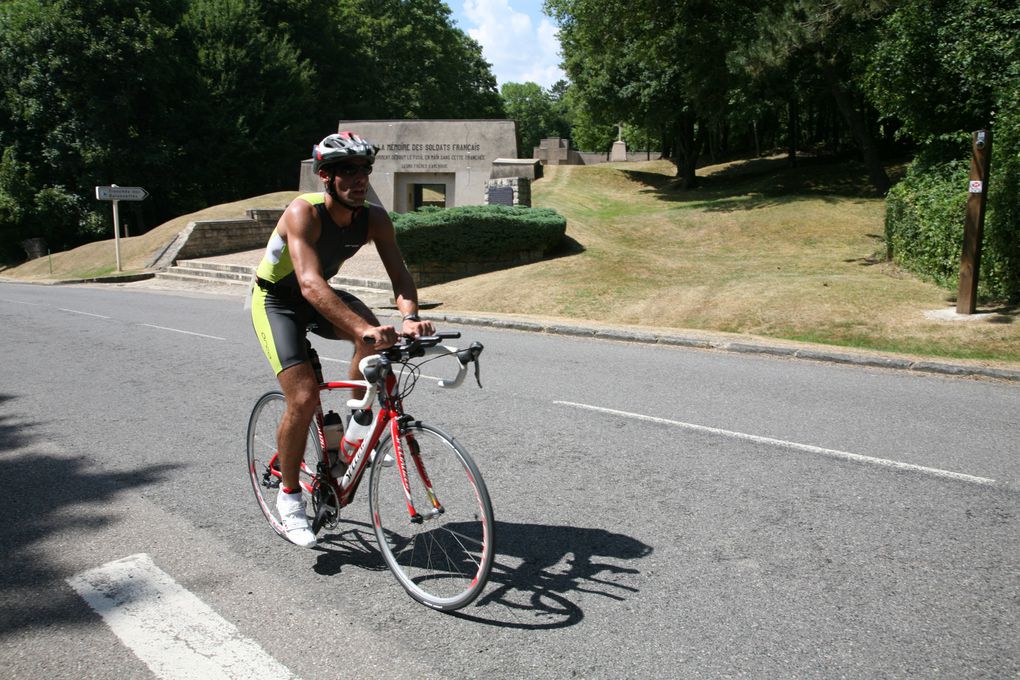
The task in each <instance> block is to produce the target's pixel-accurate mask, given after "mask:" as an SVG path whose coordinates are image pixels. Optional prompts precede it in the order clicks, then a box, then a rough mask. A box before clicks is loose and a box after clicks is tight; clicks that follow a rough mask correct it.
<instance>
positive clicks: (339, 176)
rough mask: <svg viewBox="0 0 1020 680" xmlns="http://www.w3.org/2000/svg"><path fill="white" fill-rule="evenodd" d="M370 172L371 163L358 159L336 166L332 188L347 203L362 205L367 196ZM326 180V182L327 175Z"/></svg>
mask: <svg viewBox="0 0 1020 680" xmlns="http://www.w3.org/2000/svg"><path fill="white" fill-rule="evenodd" d="M371 172H372V164H371V163H369V162H367V161H366V160H364V159H360V158H358V159H351V160H350V161H348V162H346V163H343V164H340V165H337V166H336V168H335V175H336V176H335V177H334V178H333V188H334V189H335V190H336V192H337V194H339V196H340V198H341V199H343V200H344V201H346V202H347V203H350V204H352V205H362V204H363V203H364V202H365V200H366V198H367V196H368V175H369V174H370V173H371ZM326 179H327V181H328V174H327V177H326Z"/></svg>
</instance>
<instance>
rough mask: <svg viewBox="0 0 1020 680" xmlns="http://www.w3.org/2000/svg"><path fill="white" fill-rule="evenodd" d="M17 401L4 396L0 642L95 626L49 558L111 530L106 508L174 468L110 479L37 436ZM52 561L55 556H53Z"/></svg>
mask: <svg viewBox="0 0 1020 680" xmlns="http://www.w3.org/2000/svg"><path fill="white" fill-rule="evenodd" d="M13 399H15V397H12V396H10V395H4V394H0V405H3V407H4V409H5V413H2V414H0V465H3V468H4V472H5V474H6V478H7V480H8V485H7V488H6V489H5V490H4V493H3V494H0V512H2V513H3V517H4V519H5V521H4V522H3V524H2V527H0V553H2V554H3V560H2V561H0V582H2V583H3V584H4V585H3V589H2V591H0V638H4V637H6V636H10V635H13V634H16V633H18V631H29V630H33V629H51V628H55V627H59V626H62V625H64V626H66V625H94V623H95V619H94V616H95V615H94V614H93V613H92V612H91V610H89V609H88V607H87V606H86V605H85V603H84V601H83V600H81V599H80V598H78V596H77V595H76V594H75V593H74V592H73V591H72V590H71V588H70V587H69V586H68V585H67V584H66V583H65V582H64V580H65V579H66V578H67V577H69V576H71V575H72V573H71V572H69V571H68V570H67V566H66V565H61V564H59V563H56V562H54V560H53V559H52V558H51V557H47V554H48V552H47V551H53V550H55V549H59V547H58V546H59V544H60V542H65V543H70V542H73V541H74V537H75V535H77V534H80V533H84V532H90V531H94V530H96V529H99V528H101V527H103V526H106V525H108V524H109V523H110V522H111V521H114V520H113V519H111V516H110V515H109V514H107V512H106V508H107V506H109V505H110V504H111V503H114V502H115V501H116V498H117V496H119V495H121V494H125V493H137V490H138V489H139V488H140V487H147V486H150V485H154V484H157V483H158V482H159V480H161V479H162V478H163V477H164V476H165V475H166V474H167V473H168V472H169V471H170V470H172V469H174V468H176V467H178V466H177V465H174V464H166V465H158V466H149V467H145V468H141V469H136V470H130V471H126V472H115V473H113V472H108V471H104V470H103V469H102V468H101V467H100V466H98V465H95V464H94V463H93V462H92V461H91V460H89V459H87V458H84V457H82V456H80V455H77V454H75V453H74V452H64V451H63V450H62V449H60V448H58V445H57V444H55V443H53V442H51V441H50V440H49V439H48V438H47V437H45V436H44V435H42V434H40V433H38V432H37V429H38V422H36V421H33V420H31V419H30V418H27V417H25V416H24V415H20V414H12V413H11V411H10V408H9V403H8V402H10V401H12V400H13ZM49 554H50V555H52V552H50V553H49Z"/></svg>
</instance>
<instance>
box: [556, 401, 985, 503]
mask: <svg viewBox="0 0 1020 680" xmlns="http://www.w3.org/2000/svg"><path fill="white" fill-rule="evenodd" d="M553 403H554V404H560V405H561V406H572V407H574V408H580V409H587V410H589V411H598V412H601V413H608V414H611V415H615V416H623V417H626V418H635V419H637V420H645V421H648V422H651V423H659V424H662V425H673V426H675V427H682V428H684V429H686V430H692V431H694V432H706V433H708V434H716V435H721V436H724V437H731V438H733V439H743V440H745V441H751V442H755V443H758V444H770V445H772V446H779V447H782V448H784V449H790V450H793V451H805V452H807V453H816V454H819V455H822V456H829V457H831V458H842V459H844V460H852V461H855V462H858V463H867V464H869V465H880V466H883V467H889V468H895V469H897V470H909V471H911V472H921V473H924V474H927V475H934V476H936V477H942V478H944V479H953V480H956V481H959V482H969V483H971V484H981V485H984V486H994V485H995V480H994V479H988V478H987V477H975V476H974V475H967V474H963V473H962V472H951V471H949V470H940V469H938V468H931V467H925V466H923V465H913V464H911V463H901V462H899V461H896V460H888V459H886V458H874V457H872V456H862V455H861V454H859V453H849V452H847V451H837V450H835V449H823V448H821V447H819V446H811V445H810V444H798V443H796V442H788V441H785V440H782V439H772V438H770V437H759V436H757V435H753V434H744V433H743V432H732V431H730V430H720V429H719V428H715V427H706V426H704V425H694V424H693V423H682V422H680V421H678V420H668V419H666V418H656V417H655V416H646V415H642V414H640V413H630V412H627V411H617V410H615V409H611V408H602V407H601V406H590V405H588V404H577V403H575V402H572V401H555V402H553Z"/></svg>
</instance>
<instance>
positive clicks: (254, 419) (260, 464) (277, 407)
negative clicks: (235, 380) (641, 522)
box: [247, 391, 322, 540]
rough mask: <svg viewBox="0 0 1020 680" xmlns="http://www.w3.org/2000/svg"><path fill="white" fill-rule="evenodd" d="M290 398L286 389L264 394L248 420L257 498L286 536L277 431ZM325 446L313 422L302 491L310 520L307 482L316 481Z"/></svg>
mask: <svg viewBox="0 0 1020 680" xmlns="http://www.w3.org/2000/svg"><path fill="white" fill-rule="evenodd" d="M286 406H287V402H286V400H285V399H284V396H283V393H282V392H278V391H274V392H267V393H265V394H263V395H262V396H261V397H260V398H259V400H258V401H257V402H256V403H255V408H254V409H252V412H251V418H250V419H249V420H248V440H247V441H248V476H249V478H250V479H251V487H252V490H253V491H254V492H255V500H256V501H257V502H258V504H259V509H261V510H262V514H263V515H265V516H266V519H267V520H268V521H269V524H270V525H271V526H272V527H273V529H274V530H275V531H276V533H278V534H279V535H280V536H282V537H283V538H284V540H286V538H287V534H286V532H285V531H284V529H283V523H282V522H281V521H280V516H279V514H277V512H276V496H277V494H278V493H279V489H280V482H281V478H280V466H279V461H278V460H277V455H276V431H277V430H278V429H279V427H280V420H281V419H282V418H283V412H284V409H285V408H286ZM321 451H322V446H321V444H320V443H319V434H318V431H317V430H316V429H315V423H314V422H313V423H312V424H311V425H310V426H309V427H308V439H307V440H306V441H305V460H304V465H302V466H301V482H302V492H301V495H302V496H303V497H304V499H305V503H306V506H305V507H306V510H305V511H306V512H307V513H309V517H308V521H309V522H311V521H312V520H313V519H314V518H313V516H312V514H311V513H313V509H312V499H311V495H310V494H309V493H308V490H307V489H306V488H304V485H306V484H311V483H312V476H313V475H314V474H315V470H316V466H317V464H318V461H319V459H320V457H321V455H322V454H321Z"/></svg>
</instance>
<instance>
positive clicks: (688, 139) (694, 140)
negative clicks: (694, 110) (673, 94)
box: [674, 114, 705, 189]
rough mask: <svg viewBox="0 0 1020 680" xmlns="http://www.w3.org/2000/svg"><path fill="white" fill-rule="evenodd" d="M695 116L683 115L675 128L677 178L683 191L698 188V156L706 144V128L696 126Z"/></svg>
mask: <svg viewBox="0 0 1020 680" xmlns="http://www.w3.org/2000/svg"><path fill="white" fill-rule="evenodd" d="M695 123H696V121H695V119H694V116H692V115H690V114H683V115H681V116H680V120H679V121H677V124H676V128H675V131H676V133H675V136H674V139H675V140H676V141H675V142H674V145H675V146H674V148H675V150H676V157H675V159H674V161H675V162H676V176H677V177H679V178H680V188H681V189H693V188H694V187H696V186H698V176H697V173H696V169H697V167H698V156H699V155H701V146H702V144H703V143H704V137H705V132H704V131H705V126H704V125H696V124H695Z"/></svg>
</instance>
